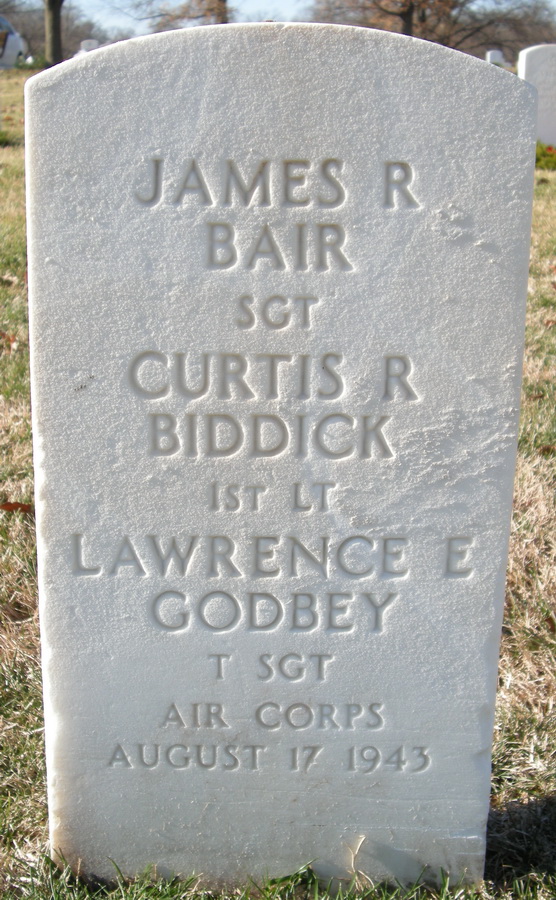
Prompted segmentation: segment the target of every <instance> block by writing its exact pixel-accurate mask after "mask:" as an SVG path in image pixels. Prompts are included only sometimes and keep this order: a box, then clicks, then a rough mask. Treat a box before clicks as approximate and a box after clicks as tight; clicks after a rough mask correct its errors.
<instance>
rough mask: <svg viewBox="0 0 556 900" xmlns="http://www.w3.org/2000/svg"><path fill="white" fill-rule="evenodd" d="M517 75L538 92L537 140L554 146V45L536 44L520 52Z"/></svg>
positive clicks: (555, 136)
mask: <svg viewBox="0 0 556 900" xmlns="http://www.w3.org/2000/svg"><path fill="white" fill-rule="evenodd" d="M517 74H518V75H519V77H520V78H523V79H525V81H528V82H529V84H532V85H534V87H536V89H537V92H538V111H537V138H538V140H539V141H542V143H543V144H556V44H538V45H537V46H536V47H528V48H527V49H526V50H522V51H521V53H520V54H519V56H518V59H517Z"/></svg>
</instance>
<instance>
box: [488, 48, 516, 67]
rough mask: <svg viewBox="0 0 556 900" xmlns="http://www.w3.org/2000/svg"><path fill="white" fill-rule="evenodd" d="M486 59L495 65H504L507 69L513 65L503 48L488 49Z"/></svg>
mask: <svg viewBox="0 0 556 900" xmlns="http://www.w3.org/2000/svg"><path fill="white" fill-rule="evenodd" d="M485 59H486V61H487V62H488V63H491V64H492V65H493V66H503V67H504V68H505V69H507V68H509V67H510V66H511V63H509V62H507V60H506V59H505V58H504V54H503V52H502V51H501V50H487V52H486V56H485Z"/></svg>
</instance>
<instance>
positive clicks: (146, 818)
mask: <svg viewBox="0 0 556 900" xmlns="http://www.w3.org/2000/svg"><path fill="white" fill-rule="evenodd" d="M27 101H28V120H27V121H28V133H27V153H28V185H29V213H30V228H29V252H30V265H31V270H30V290H31V298H32V308H31V329H32V345H33V415H34V438H35V454H36V466H37V512H38V531H39V535H38V540H39V567H40V603H41V623H42V625H41V627H42V641H43V660H44V679H45V713H46V747H47V766H48V778H49V806H50V821H51V843H52V848H53V853H54V855H55V856H56V855H60V856H63V858H64V859H65V860H66V861H67V862H69V863H70V864H71V865H72V866H73V867H75V868H79V871H80V872H82V873H88V874H94V875H96V876H102V877H108V878H110V877H113V875H114V868H113V864H112V862H111V860H115V861H116V863H117V864H118V865H119V866H120V868H121V869H122V871H123V872H124V873H128V874H132V873H136V872H139V871H142V870H143V869H144V868H145V867H146V866H147V865H148V864H150V863H152V864H156V866H157V871H158V873H159V874H161V875H171V874H175V873H177V874H180V875H183V876H187V875H188V874H190V873H191V872H195V873H197V874H201V873H202V879H203V881H204V882H205V883H206V884H208V885H212V886H214V885H216V884H221V883H225V884H237V883H241V882H245V881H246V880H247V879H248V878H249V877H253V878H255V879H260V878H262V877H264V876H265V875H270V876H278V875H284V874H287V873H290V872H293V871H295V870H297V869H298V868H299V867H300V866H302V865H304V864H306V863H308V862H310V861H313V865H314V868H315V869H316V871H317V872H318V874H319V875H320V876H322V877H323V878H329V877H338V878H347V879H349V878H351V877H352V875H353V874H354V873H357V872H361V873H363V874H364V875H365V876H367V877H370V878H373V879H379V878H392V877H395V878H399V879H401V880H412V879H416V878H418V877H419V876H421V875H424V877H426V878H429V879H434V878H438V877H439V873H440V872H441V870H444V871H449V872H450V873H451V875H452V876H453V878H454V879H459V878H464V879H466V880H468V881H473V880H477V879H479V878H480V877H481V874H482V866H483V858H484V842H485V826H486V816H487V809H488V793H489V777H490V747H491V739H492V725H493V710H494V694H495V687H496V670H497V651H498V640H499V632H500V624H501V618H502V604H503V593H504V572H505V564H506V554H507V542H508V532H509V518H510V507H511V495H512V480H513V466H514V458H515V448H516V430H517V422H518V402H519V388H520V374H521V354H522V342H523V319H524V300H525V288H526V278H527V265H528V237H529V226H530V200H531V192H532V177H533V160H534V153H533V151H534V135H533V130H534V100H533V92H532V91H531V89H530V88H529V86H528V85H526V84H525V83H524V82H522V81H520V80H518V79H516V78H514V77H513V76H510V75H508V74H507V73H505V72H503V71H501V70H499V69H497V68H495V67H492V66H487V65H485V63H484V62H481V61H479V60H476V59H473V58H472V57H469V56H464V55H463V54H460V53H456V52H452V51H450V50H446V49H444V48H442V47H439V46H437V45H434V44H432V43H426V42H420V41H416V40H411V39H406V38H404V37H401V36H399V35H393V34H388V33H385V32H378V31H372V30H368V29H356V28H345V27H336V26H324V25H323V26H320V25H319V26H317V25H282V24H265V25H245V26H243V25H242V26H224V27H213V28H202V29H187V30H184V31H178V32H172V33H165V34H161V35H157V36H152V37H148V38H139V39H137V40H133V41H129V42H126V43H122V44H118V45H115V46H112V47H109V48H107V49H105V50H99V51H98V52H96V53H94V54H91V55H87V56H84V57H82V58H81V59H80V60H76V61H72V62H69V63H66V64H64V65H62V66H58V67H56V68H54V69H51V70H50V71H48V72H46V73H44V74H41V75H39V76H37V77H36V78H34V79H32V80H31V81H30V82H29V83H28V97H27Z"/></svg>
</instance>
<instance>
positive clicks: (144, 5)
mask: <svg viewBox="0 0 556 900" xmlns="http://www.w3.org/2000/svg"><path fill="white" fill-rule="evenodd" d="M132 5H133V8H134V10H135V15H136V17H137V18H141V19H148V20H149V22H150V26H151V29H152V30H153V31H168V30H170V29H172V28H180V27H182V26H183V25H187V24H190V23H191V24H196V25H227V24H228V22H229V21H230V20H231V16H232V10H231V9H230V7H229V5H228V2H227V0H185V2H182V3H177V4H174V5H171V4H168V3H161V2H160V0H135V2H134V3H133V4H132Z"/></svg>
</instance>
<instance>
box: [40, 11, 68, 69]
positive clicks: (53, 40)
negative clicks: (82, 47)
mask: <svg viewBox="0 0 556 900" xmlns="http://www.w3.org/2000/svg"><path fill="white" fill-rule="evenodd" d="M63 2H64V0H44V35H45V37H44V56H45V59H46V63H47V65H49V66H55V65H56V63H59V62H62V60H63V58H64V54H63V50H62V4H63Z"/></svg>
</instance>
